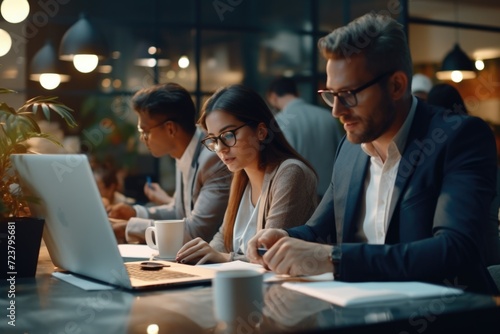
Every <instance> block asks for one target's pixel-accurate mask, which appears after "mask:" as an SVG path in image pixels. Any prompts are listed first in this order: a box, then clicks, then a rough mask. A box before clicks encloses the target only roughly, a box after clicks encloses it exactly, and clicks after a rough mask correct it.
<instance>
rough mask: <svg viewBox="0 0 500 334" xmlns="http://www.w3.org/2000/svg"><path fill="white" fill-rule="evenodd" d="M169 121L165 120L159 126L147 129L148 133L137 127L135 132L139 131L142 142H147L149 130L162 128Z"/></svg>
mask: <svg viewBox="0 0 500 334" xmlns="http://www.w3.org/2000/svg"><path fill="white" fill-rule="evenodd" d="M170 121H171V120H170V119H167V120H165V121H163V122H161V123H160V124H157V125H155V126H153V127H151V128H149V130H148V131H145V130H144V129H142V128H141V127H140V126H139V125H138V126H137V131H139V136H141V137H142V138H143V139H144V140H148V139H149V134H150V133H151V130H153V129H155V128H159V127H160V126H163V125H165V124H166V123H167V122H170Z"/></svg>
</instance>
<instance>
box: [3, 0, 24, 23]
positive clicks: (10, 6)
mask: <svg viewBox="0 0 500 334" xmlns="http://www.w3.org/2000/svg"><path fill="white" fill-rule="evenodd" d="M0 12H1V13H2V16H3V18H4V19H5V21H7V22H10V23H19V22H22V21H24V19H25V18H27V17H28V14H29V13H30V4H29V3H28V0H3V2H2V5H1V6H0Z"/></svg>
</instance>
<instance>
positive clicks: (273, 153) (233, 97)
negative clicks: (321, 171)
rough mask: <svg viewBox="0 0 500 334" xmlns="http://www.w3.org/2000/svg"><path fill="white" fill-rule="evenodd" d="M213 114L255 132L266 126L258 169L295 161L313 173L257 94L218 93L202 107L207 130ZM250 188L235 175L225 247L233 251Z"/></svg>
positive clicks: (242, 89) (235, 89)
mask: <svg viewBox="0 0 500 334" xmlns="http://www.w3.org/2000/svg"><path fill="white" fill-rule="evenodd" d="M213 111H222V112H225V113H228V114H230V115H232V116H234V117H236V118H237V119H238V120H240V121H241V122H243V123H247V124H248V126H250V127H252V128H253V129H256V128H257V127H258V126H259V124H262V123H263V124H264V125H265V127H266V128H267V136H266V138H265V139H264V140H263V141H262V142H261V145H260V154H259V168H261V169H266V168H267V167H271V168H272V167H276V166H278V165H279V164H280V163H281V162H283V161H285V160H286V159H290V158H293V159H297V160H300V161H302V162H303V163H304V164H306V165H307V166H308V167H309V168H311V170H314V168H313V167H312V166H311V164H309V162H307V161H306V160H305V159H304V158H303V157H302V156H301V155H299V154H298V153H297V151H295V150H294V149H293V148H292V146H290V144H289V143H288V141H287V140H286V139H285V136H284V135H283V133H282V131H281V129H280V127H279V125H278V123H277V122H276V120H275V118H274V116H273V114H272V112H271V110H269V107H268V106H267V104H266V102H265V101H264V100H263V99H262V97H261V96H260V95H259V94H257V93H256V92H255V91H254V90H252V89H250V88H248V87H246V86H243V85H231V86H227V87H224V88H221V89H219V90H218V91H217V92H215V93H214V94H213V95H212V96H211V97H210V98H209V99H208V100H207V102H206V103H205V105H204V106H203V109H202V114H201V116H200V119H199V121H198V123H200V124H201V126H202V127H203V128H204V129H206V128H207V125H206V118H207V116H208V115H210V113H212V112H213ZM247 184H248V176H247V174H246V173H245V171H244V170H240V171H237V172H235V173H234V176H233V180H232V182H231V192H230V195H229V202H228V205H227V210H226V215H225V218H224V219H225V221H224V226H225V228H224V231H223V232H224V244H225V246H226V248H227V249H232V242H233V229H234V223H235V218H236V214H237V212H238V207H239V204H240V201H241V198H242V196H243V192H244V190H245V187H246V186H247Z"/></svg>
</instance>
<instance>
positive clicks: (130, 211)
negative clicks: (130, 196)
mask: <svg viewBox="0 0 500 334" xmlns="http://www.w3.org/2000/svg"><path fill="white" fill-rule="evenodd" d="M136 214H137V213H136V212H135V209H134V208H133V207H132V206H130V205H128V204H124V203H118V204H115V205H113V206H111V208H110V209H109V211H108V217H109V218H116V219H125V220H129V219H130V218H132V217H135V216H136Z"/></svg>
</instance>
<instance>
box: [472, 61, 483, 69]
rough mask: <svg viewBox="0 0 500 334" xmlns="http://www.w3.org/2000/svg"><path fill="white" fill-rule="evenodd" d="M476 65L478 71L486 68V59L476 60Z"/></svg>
mask: <svg viewBox="0 0 500 334" xmlns="http://www.w3.org/2000/svg"><path fill="white" fill-rule="evenodd" d="M474 65H475V66H476V69H477V70H478V71H482V70H484V61H482V60H481V59H478V60H476V62H475V63H474Z"/></svg>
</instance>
